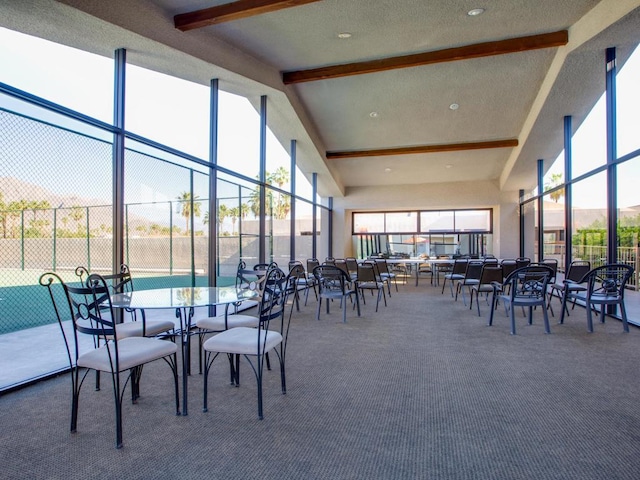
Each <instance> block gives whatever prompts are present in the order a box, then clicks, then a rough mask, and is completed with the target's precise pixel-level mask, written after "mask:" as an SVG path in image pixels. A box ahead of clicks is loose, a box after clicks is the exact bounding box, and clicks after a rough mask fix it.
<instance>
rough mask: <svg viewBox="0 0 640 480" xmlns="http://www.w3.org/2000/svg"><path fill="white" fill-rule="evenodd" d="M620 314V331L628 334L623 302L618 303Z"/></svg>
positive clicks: (625, 310)
mask: <svg viewBox="0 0 640 480" xmlns="http://www.w3.org/2000/svg"><path fill="white" fill-rule="evenodd" d="M620 313H621V314H622V329H623V331H624V332H625V333H629V323H628V322H627V309H626V308H625V307H624V302H621V303H620Z"/></svg>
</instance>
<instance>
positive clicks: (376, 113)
mask: <svg viewBox="0 0 640 480" xmlns="http://www.w3.org/2000/svg"><path fill="white" fill-rule="evenodd" d="M369 116H370V117H371V118H376V117H377V116H378V112H371V113H370V114H369Z"/></svg>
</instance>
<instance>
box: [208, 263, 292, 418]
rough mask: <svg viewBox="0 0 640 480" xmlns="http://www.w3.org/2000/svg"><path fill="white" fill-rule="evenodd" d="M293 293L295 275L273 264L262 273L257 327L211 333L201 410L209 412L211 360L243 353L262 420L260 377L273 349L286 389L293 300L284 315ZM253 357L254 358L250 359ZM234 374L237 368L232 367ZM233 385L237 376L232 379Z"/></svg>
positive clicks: (259, 416) (237, 380)
mask: <svg viewBox="0 0 640 480" xmlns="http://www.w3.org/2000/svg"><path fill="white" fill-rule="evenodd" d="M294 292H295V282H294V277H292V276H286V275H285V274H284V272H283V271H282V270H280V269H279V268H277V267H275V266H271V267H269V268H268V270H267V273H266V274H265V281H264V288H263V290H262V295H261V299H260V305H259V312H258V316H257V317H256V318H257V320H258V323H257V327H255V328H252V327H236V328H231V329H229V330H225V331H223V332H221V333H218V334H217V335H214V336H212V337H211V338H209V339H208V340H207V341H206V342H204V344H203V349H204V351H205V362H204V364H205V368H204V395H203V411H204V412H206V411H208V401H207V393H208V378H209V372H210V371H211V367H212V365H213V362H214V360H215V359H216V358H217V357H218V355H220V354H226V355H227V356H228V357H229V358H231V357H233V356H236V357H239V356H243V357H245V358H246V360H247V361H248V362H249V364H250V365H251V369H252V370H253V373H254V374H255V377H256V382H257V392H258V418H259V419H260V420H262V419H263V401H262V379H263V372H264V366H265V362H266V361H267V354H268V353H269V352H272V351H273V352H276V355H277V356H278V359H279V361H280V380H281V386H282V393H283V394H285V393H286V392H287V389H286V378H285V354H286V342H287V338H288V334H289V326H290V324H291V316H292V314H293V302H292V303H291V310H290V311H289V314H288V315H286V306H287V304H288V299H289V297H291V296H292V295H293V294H294ZM272 322H274V323H276V324H278V327H277V328H275V329H274V328H270V327H271V325H272ZM252 358H253V359H254V360H252ZM234 373H235V374H236V376H238V375H239V369H237V368H236V369H234ZM234 383H235V384H236V385H238V384H239V378H238V377H236V378H235V382H234Z"/></svg>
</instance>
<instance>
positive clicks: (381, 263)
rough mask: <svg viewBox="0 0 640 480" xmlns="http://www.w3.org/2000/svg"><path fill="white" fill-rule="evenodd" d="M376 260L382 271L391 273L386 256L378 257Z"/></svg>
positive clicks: (379, 269)
mask: <svg viewBox="0 0 640 480" xmlns="http://www.w3.org/2000/svg"><path fill="white" fill-rule="evenodd" d="M375 262H376V265H378V271H379V272H380V273H382V274H384V273H389V265H387V261H386V260H385V259H384V258H376V259H375Z"/></svg>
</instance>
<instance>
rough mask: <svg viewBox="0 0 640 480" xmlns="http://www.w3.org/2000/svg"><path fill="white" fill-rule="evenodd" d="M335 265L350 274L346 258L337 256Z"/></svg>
mask: <svg viewBox="0 0 640 480" xmlns="http://www.w3.org/2000/svg"><path fill="white" fill-rule="evenodd" d="M334 265H335V266H336V267H338V268H339V269H340V270H342V271H343V272H344V273H346V274H347V275H348V276H349V267H347V261H346V260H345V259H344V258H336V259H335V263H334Z"/></svg>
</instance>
